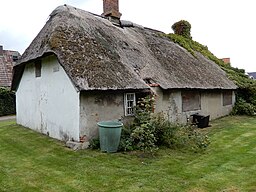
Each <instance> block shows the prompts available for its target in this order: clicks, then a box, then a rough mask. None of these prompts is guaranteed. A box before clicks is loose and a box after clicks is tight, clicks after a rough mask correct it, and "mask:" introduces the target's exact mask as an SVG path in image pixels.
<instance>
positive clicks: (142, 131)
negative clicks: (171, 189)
mask: <svg viewBox="0 0 256 192" xmlns="http://www.w3.org/2000/svg"><path fill="white" fill-rule="evenodd" d="M153 103H154V97H152V96H148V97H146V98H144V99H142V100H141V101H140V102H139V105H138V106H137V107H136V109H135V119H134V122H133V124H131V126H129V127H125V128H124V129H123V132H122V137H121V142H120V146H119V149H120V150H124V151H130V150H141V151H144V152H150V153H152V152H155V151H156V150H157V149H158V147H160V146H165V147H169V148H190V149H193V150H199V149H204V148H206V147H207V146H208V145H209V139H208V137H207V136H206V135H203V134H202V133H200V132H199V131H198V130H195V129H194V128H193V127H191V126H189V125H181V124H175V123H171V122H169V121H168V120H167V119H166V118H165V117H164V114H162V113H158V114H153V112H152V109H153Z"/></svg>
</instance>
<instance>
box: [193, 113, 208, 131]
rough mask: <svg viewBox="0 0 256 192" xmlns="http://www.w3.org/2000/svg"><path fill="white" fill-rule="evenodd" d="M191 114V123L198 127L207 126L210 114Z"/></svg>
mask: <svg viewBox="0 0 256 192" xmlns="http://www.w3.org/2000/svg"><path fill="white" fill-rule="evenodd" d="M191 116H193V122H192V123H193V124H196V125H197V127H198V128H205V127H209V120H210V115H207V116H204V115H200V114H194V115H191Z"/></svg>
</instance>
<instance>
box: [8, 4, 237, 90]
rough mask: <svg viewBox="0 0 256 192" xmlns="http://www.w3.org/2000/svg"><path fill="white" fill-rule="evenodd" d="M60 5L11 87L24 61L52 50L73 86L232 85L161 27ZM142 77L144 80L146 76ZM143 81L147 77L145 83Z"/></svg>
mask: <svg viewBox="0 0 256 192" xmlns="http://www.w3.org/2000/svg"><path fill="white" fill-rule="evenodd" d="M122 23H123V26H122V27H120V26H115V25H113V24H112V23H111V22H110V21H109V20H107V19H105V18H102V17H100V16H97V15H94V14H92V13H89V12H86V11H83V10H80V9H77V8H74V7H71V6H66V5H64V6H60V7H58V8H56V9H55V10H54V11H53V12H52V14H51V15H50V18H49V20H48V21H47V23H46V24H45V26H44V27H43V29H42V30H41V31H40V33H39V34H38V35H37V37H36V38H35V39H34V40H33V42H32V43H31V44H30V46H29V47H28V48H27V49H26V51H25V52H24V54H23V55H22V58H21V60H20V62H19V64H18V65H16V66H15V67H14V78H13V84H12V88H13V89H16V88H17V86H18V84H19V81H20V78H21V76H22V73H23V70H24V66H25V64H26V63H28V62H31V61H33V60H36V59H38V58H40V57H42V56H44V55H48V54H55V55H56V57H57V58H58V60H59V62H60V64H61V65H62V66H63V68H64V70H65V71H66V73H67V75H68V76H69V78H70V79H71V81H72V82H73V84H74V85H75V86H76V88H77V89H78V90H107V89H112V90H116V89H119V90H122V89H147V88H149V86H148V84H147V83H148V82H150V83H156V84H158V85H159V86H160V87H162V88H163V89H177V88H178V89H180V88H196V89H235V88H236V86H235V85H234V83H233V82H232V81H230V80H229V79H228V78H227V76H226V74H225V72H224V71H222V70H221V69H220V67H219V66H218V65H217V64H215V63H214V62H212V61H210V60H208V59H206V58H205V57H204V56H202V55H201V54H200V53H197V54H196V57H195V56H193V55H191V54H190V53H189V52H188V51H187V50H185V49H183V48H182V47H180V46H179V45H177V44H175V43H173V42H171V41H170V40H169V39H167V38H166V37H164V36H163V33H162V32H159V31H156V30H152V29H147V28H143V27H141V26H138V25H135V24H133V23H131V22H122ZM145 80H146V81H145ZM146 82H147V83H146Z"/></svg>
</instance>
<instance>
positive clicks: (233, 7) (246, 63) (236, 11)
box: [0, 0, 256, 72]
mask: <svg viewBox="0 0 256 192" xmlns="http://www.w3.org/2000/svg"><path fill="white" fill-rule="evenodd" d="M102 2H103V1H102V0H41V1H37V0H6V1H1V4H0V45H3V46H4V49H11V50H17V51H19V52H20V53H21V54H22V53H23V52H24V50H25V49H26V48H27V47H28V46H29V44H30V43H31V41H32V40H33V39H34V37H35V36H36V35H37V34H38V32H39V31H40V30H41V28H42V27H43V26H44V24H45V22H46V21H47V19H48V16H49V14H50V13H51V12H52V10H54V9H55V8H56V7H57V6H59V5H63V4H68V5H72V6H75V7H78V8H80V9H84V10H86V11H90V12H93V13H96V14H101V13H102V11H103V5H102ZM254 4H255V0H211V1H210V0H208V1H206V0H178V1H177V0H175V1H174V0H157V1H154V0H119V5H120V12H121V13H122V17H121V19H123V20H129V21H132V22H134V23H137V24H140V25H143V26H145V27H150V28H153V29H157V30H160V31H163V32H165V33H173V31H172V29H171V26H172V24H173V23H175V22H177V21H179V20H182V19H183V20H187V21H189V22H190V24H191V25H192V28H191V34H192V37H193V40H195V41H198V42H199V43H201V44H203V45H207V46H208V48H209V50H210V51H211V52H213V53H214V55H216V56H217V57H219V58H225V57H230V58H231V65H232V66H234V67H238V68H242V69H245V70H246V71H247V72H255V71H256V67H255V66H256V65H255V64H256V57H255V56H256V50H255V48H254V46H255V45H256V24H255V23H256V22H255V18H256V11H255V5H254Z"/></svg>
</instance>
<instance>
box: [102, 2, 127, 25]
mask: <svg viewBox="0 0 256 192" xmlns="http://www.w3.org/2000/svg"><path fill="white" fill-rule="evenodd" d="M102 15H103V16H105V17H109V18H113V19H117V20H120V18H121V15H122V14H121V13H120V12H119V3H118V0H103V13H102Z"/></svg>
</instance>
